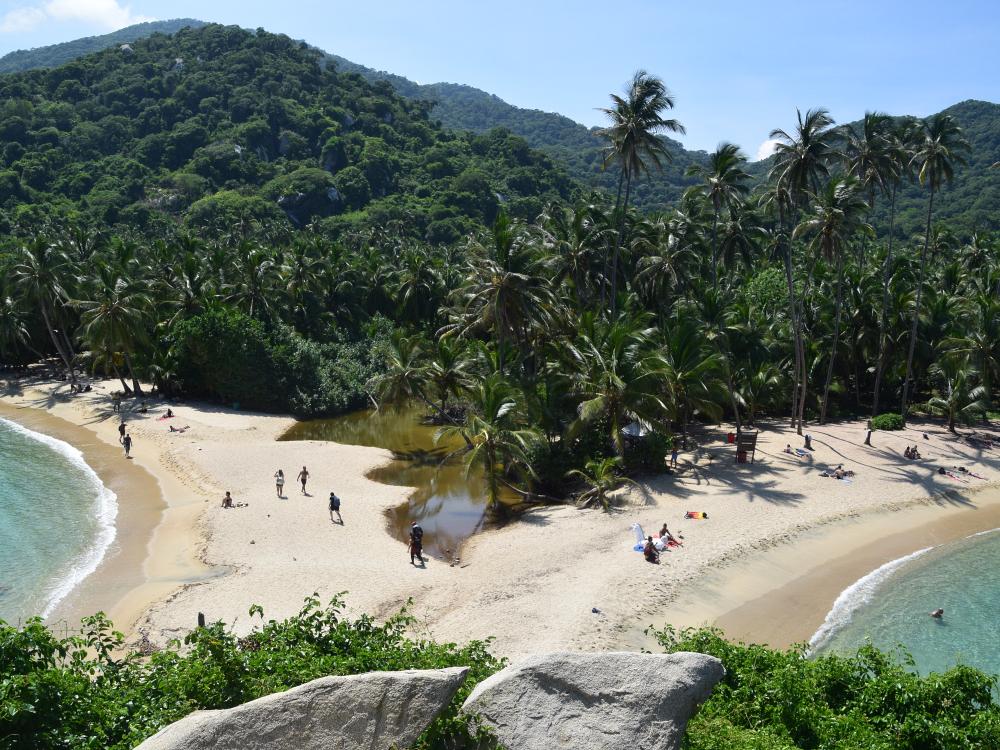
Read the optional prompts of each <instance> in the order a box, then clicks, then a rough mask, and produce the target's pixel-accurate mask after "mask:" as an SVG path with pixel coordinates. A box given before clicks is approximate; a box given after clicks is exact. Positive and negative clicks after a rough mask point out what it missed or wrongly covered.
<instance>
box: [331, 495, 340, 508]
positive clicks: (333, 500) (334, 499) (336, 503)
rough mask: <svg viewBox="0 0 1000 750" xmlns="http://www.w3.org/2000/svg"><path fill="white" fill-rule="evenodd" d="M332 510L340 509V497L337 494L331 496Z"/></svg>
mask: <svg viewBox="0 0 1000 750" xmlns="http://www.w3.org/2000/svg"><path fill="white" fill-rule="evenodd" d="M330 510H340V498H339V497H337V496H336V495H334V496H333V497H331V498H330Z"/></svg>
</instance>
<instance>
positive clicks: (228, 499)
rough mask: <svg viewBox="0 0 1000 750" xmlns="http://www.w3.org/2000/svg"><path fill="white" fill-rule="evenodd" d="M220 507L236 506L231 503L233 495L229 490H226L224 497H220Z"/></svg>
mask: <svg viewBox="0 0 1000 750" xmlns="http://www.w3.org/2000/svg"><path fill="white" fill-rule="evenodd" d="M222 507H223V508H235V507H236V506H235V505H234V504H233V496H232V495H230V494H229V490H226V496H225V497H224V498H222Z"/></svg>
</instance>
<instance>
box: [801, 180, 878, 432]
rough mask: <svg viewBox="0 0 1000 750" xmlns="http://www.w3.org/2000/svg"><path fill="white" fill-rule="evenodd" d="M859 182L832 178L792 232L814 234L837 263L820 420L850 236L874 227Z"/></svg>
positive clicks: (832, 361) (834, 355) (833, 352)
mask: <svg viewBox="0 0 1000 750" xmlns="http://www.w3.org/2000/svg"><path fill="white" fill-rule="evenodd" d="M859 187H860V185H859V183H858V181H857V180H856V179H855V178H853V177H849V178H845V179H840V180H830V181H829V182H828V183H827V185H826V188H825V189H824V190H823V192H822V193H821V194H819V195H815V196H813V197H814V200H815V204H814V207H813V212H812V214H811V215H809V216H807V217H806V218H805V219H804V220H803V221H802V222H801V223H800V224H799V225H798V226H797V227H795V231H794V233H793V235H792V236H793V237H794V238H798V237H806V236H808V237H811V238H812V239H811V242H810V245H811V246H812V247H813V249H814V250H817V251H818V252H819V254H821V255H822V256H823V257H824V258H825V259H826V260H828V261H831V260H832V261H833V262H834V263H835V264H836V268H837V270H836V276H837V292H836V312H835V313H834V324H833V344H832V345H831V347H830V361H829V364H828V365H827V371H826V382H825V383H824V385H823V400H822V402H821V406H820V412H819V422H820V424H826V409H827V405H828V403H829V398H830V383H831V382H832V380H833V369H834V364H835V362H836V359H837V347H838V345H839V344H840V321H841V311H842V309H843V303H844V256H845V254H846V249H847V246H848V244H849V243H850V242H851V240H852V239H853V238H854V237H855V236H856V235H857V234H859V233H866V234H874V230H873V229H872V228H871V226H870V225H869V224H867V223H866V222H865V221H864V217H865V215H866V214H867V213H868V211H869V206H868V204H867V203H866V202H865V200H864V198H862V197H861V194H860V192H859Z"/></svg>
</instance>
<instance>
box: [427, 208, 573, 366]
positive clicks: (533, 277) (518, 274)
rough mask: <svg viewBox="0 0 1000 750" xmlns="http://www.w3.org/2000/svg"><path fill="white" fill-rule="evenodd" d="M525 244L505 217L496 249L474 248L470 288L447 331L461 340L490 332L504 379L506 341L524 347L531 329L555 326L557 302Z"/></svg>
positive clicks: (495, 238)
mask: <svg viewBox="0 0 1000 750" xmlns="http://www.w3.org/2000/svg"><path fill="white" fill-rule="evenodd" d="M526 242H527V238H526V237H525V236H524V233H523V231H522V230H521V228H520V227H519V226H518V225H516V224H515V223H514V222H513V221H511V220H510V219H509V218H508V217H507V215H506V213H504V212H502V211H501V213H500V215H499V216H498V217H497V220H496V222H495V223H494V226H493V232H492V243H491V245H490V246H488V247H487V246H485V245H483V244H482V243H475V244H474V245H473V247H472V248H471V252H472V255H473V257H472V259H471V260H470V261H469V264H468V272H469V282H468V283H467V284H466V285H465V286H464V287H462V288H461V289H459V290H458V292H457V295H458V297H459V300H460V306H461V310H460V313H459V315H458V316H457V319H456V320H455V321H454V322H453V323H452V324H450V325H449V326H446V327H445V328H444V329H443V333H444V334H445V335H448V334H451V333H455V334H456V335H458V336H467V335H469V334H472V333H474V332H478V331H481V330H486V331H491V332H492V333H493V335H494V336H495V338H496V345H497V352H498V354H499V367H500V373H501V374H503V373H504V371H505V366H506V348H505V344H506V343H507V341H509V340H514V341H515V342H516V343H517V344H518V345H520V346H522V347H524V345H525V344H526V340H527V338H528V335H529V331H530V330H531V329H532V328H544V327H546V326H549V325H553V324H554V319H555V307H556V300H555V296H554V295H553V293H552V289H551V287H550V285H549V284H548V283H547V282H546V280H545V279H544V278H542V277H541V276H538V275H537V274H535V273H534V271H535V268H536V265H537V264H536V263H535V262H534V261H533V259H532V258H531V255H530V253H529V252H528V251H527V250H526V248H525V247H524V244H525V243H526Z"/></svg>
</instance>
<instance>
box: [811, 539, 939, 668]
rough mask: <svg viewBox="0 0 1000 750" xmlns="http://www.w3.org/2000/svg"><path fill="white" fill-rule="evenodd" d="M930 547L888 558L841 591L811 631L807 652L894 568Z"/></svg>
mask: <svg viewBox="0 0 1000 750" xmlns="http://www.w3.org/2000/svg"><path fill="white" fill-rule="evenodd" d="M932 549H934V547H924V548H923V549H918V550H917V551H916V552H911V553H910V554H908V555H904V556H903V557H899V558H897V559H895V560H890V561H889V562H887V563H886V564H885V565H882V566H880V567H878V568H876V569H875V570H873V571H872V572H871V573H869V574H868V575H866V576H864V577H863V578H859V579H858V580H857V581H855V582H854V583H852V584H851V585H850V586H848V587H847V588H846V589H844V590H843V591H841V592H840V596H838V597H837V599H836V601H835V602H834V603H833V607H832V608H831V609H830V611H829V613H827V615H826V619H825V620H824V621H823V624H822V625H820V626H819V630H817V631H816V632H815V633H813V637H812V638H810V639H809V649H808V650H809V652H810V653H811V652H813V651H815V650H816V649H818V648H819V647H820V646H822V645H823V644H824V643H825V642H826V641H827V640H828V639H829V638H830V636H832V635H833V634H834V633H835V632H836V631H838V630H840V628H842V627H844V626H845V625H847V623H849V622H850V621H851V618H852V617H853V616H854V613H855V612H857V611H858V609H859V608H860V607H862V606H864V605H865V604H867V603H868V602H870V601H871V600H872V597H873V596H874V595H875V590H876V589H877V588H878V587H879V586H880V585H881V584H882V583H883V582H884V581H885V580H886V579H887V578H888V577H889V576H891V575H892V574H893V573H894V572H895V571H896V570H898V569H899V568H901V567H902V566H903V565H906V563H908V562H910V561H911V560H915V559H916V558H918V557H920V556H921V555H924V554H926V553H928V552H930V551H931V550H932Z"/></svg>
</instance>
